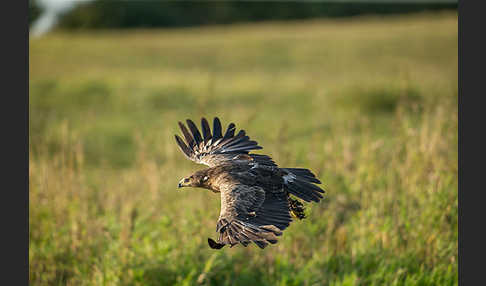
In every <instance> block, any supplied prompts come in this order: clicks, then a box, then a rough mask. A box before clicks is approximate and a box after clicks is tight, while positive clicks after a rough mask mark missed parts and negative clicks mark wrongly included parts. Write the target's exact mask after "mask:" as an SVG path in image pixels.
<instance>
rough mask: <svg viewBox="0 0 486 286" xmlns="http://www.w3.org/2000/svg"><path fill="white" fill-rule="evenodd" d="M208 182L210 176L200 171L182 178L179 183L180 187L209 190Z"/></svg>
mask: <svg viewBox="0 0 486 286" xmlns="http://www.w3.org/2000/svg"><path fill="white" fill-rule="evenodd" d="M208 181H209V176H208V175H207V174H206V173H205V172H203V171H198V172H196V173H194V174H192V175H191V176H189V177H186V178H182V179H181V180H180V181H179V185H178V187H179V188H182V187H194V188H208V187H209V185H208V183H209V182H208Z"/></svg>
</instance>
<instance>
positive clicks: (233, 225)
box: [210, 184, 292, 249]
mask: <svg viewBox="0 0 486 286" xmlns="http://www.w3.org/2000/svg"><path fill="white" fill-rule="evenodd" d="M291 221H292V218H291V216H290V213H289V205H288V200H287V195H286V193H285V192H283V191H282V192H276V193H272V192H265V190H263V188H261V187H257V186H247V185H244V184H228V185H224V186H222V188H221V213H220V216H219V220H218V223H217V226H216V231H217V232H219V237H218V242H214V241H212V242H211V243H210V246H211V247H212V248H215V249H219V248H221V247H222V246H224V245H226V244H228V245H230V246H231V247H232V246H234V245H236V244H238V243H240V244H242V245H244V246H247V245H248V244H249V243H250V242H253V243H255V244H256V245H258V246H259V247H260V248H265V247H266V246H267V245H268V244H269V243H270V244H274V243H277V240H278V239H277V236H280V235H281V234H282V230H283V229H285V228H286V227H288V226H289V224H290V222H291Z"/></svg>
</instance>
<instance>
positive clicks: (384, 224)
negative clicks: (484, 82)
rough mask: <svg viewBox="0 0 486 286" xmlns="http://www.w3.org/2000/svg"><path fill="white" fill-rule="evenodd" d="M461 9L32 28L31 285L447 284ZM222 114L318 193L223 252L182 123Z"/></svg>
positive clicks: (452, 246) (453, 250)
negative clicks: (274, 239) (277, 224)
mask: <svg viewBox="0 0 486 286" xmlns="http://www.w3.org/2000/svg"><path fill="white" fill-rule="evenodd" d="M457 39H458V34H457V14H456V13H450V12H448V13H431V14H427V13H420V14H413V15H407V16H387V17H371V16H369V17H358V18H352V19H336V20H310V21H297V22H271V23H265V24H239V25H231V26H219V27H203V28H184V29H147V30H116V31H115V30H113V31H111V30H110V31H79V32H67V31H62V30H57V31H53V32H52V33H50V34H47V35H45V36H44V37H41V38H31V39H30V44H29V45H30V46H29V62H30V63H29V90H30V96H29V123H30V124H29V187H30V189H29V279H30V284H31V285H457V284H458V270H457V266H458V252H457V246H458V240H457V239H458V230H457V226H458V222H457V213H458V196H457V190H458V176H457V172H458V151H457V147H458V121H457V115H458V112H457V109H458V103H457V102H458V94H457V76H458V73H457V67H458V57H457V52H458V50H457ZM202 116H205V117H207V118H208V119H212V118H213V117H214V116H218V117H219V118H220V119H221V121H222V123H223V125H225V126H227V125H228V124H229V123H230V122H234V123H235V124H236V126H237V130H239V129H244V130H245V131H246V132H247V134H248V135H249V136H250V137H251V138H252V139H253V140H256V141H257V142H258V143H259V144H260V145H261V146H263V150H258V151H257V152H256V153H260V154H267V155H269V156H271V157H272V158H273V159H274V160H275V162H276V163H277V164H279V166H281V167H305V168H309V169H311V170H312V171H313V172H314V173H315V174H316V175H317V176H318V177H319V178H320V179H321V181H322V182H323V184H322V187H323V188H324V189H325V190H326V194H325V199H324V200H323V201H321V202H320V203H318V204H316V203H309V204H307V209H306V212H307V216H308V217H307V218H306V219H305V220H302V221H294V222H293V223H292V224H291V225H290V227H289V228H288V229H286V230H285V232H284V234H283V236H282V237H281V238H280V240H279V242H278V243H277V244H275V245H271V246H269V247H267V248H266V249H264V250H261V249H259V248H258V247H257V246H256V245H250V246H248V247H247V248H244V247H242V246H236V247H233V248H224V249H222V250H219V251H216V250H213V249H210V248H209V247H208V245H207V238H208V237H212V238H215V237H216V232H215V229H216V222H217V219H218V216H219V209H220V199H219V195H218V194H214V193H212V192H210V191H207V190H203V189H192V188H184V189H177V183H178V181H179V180H180V179H181V178H182V177H184V176H187V175H189V174H191V173H192V172H194V171H195V170H198V169H201V168H205V166H203V165H197V164H195V163H193V162H191V161H188V160H186V159H185V157H184V156H183V154H182V152H181V151H180V150H179V149H178V147H177V145H176V142H175V140H174V134H179V133H180V131H179V130H178V126H177V122H178V121H184V120H185V119H187V118H191V119H193V120H195V121H197V122H199V120H200V118H201V117H202Z"/></svg>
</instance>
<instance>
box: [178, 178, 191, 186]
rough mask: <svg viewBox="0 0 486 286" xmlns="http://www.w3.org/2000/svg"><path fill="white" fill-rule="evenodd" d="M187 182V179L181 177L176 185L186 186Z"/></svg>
mask: <svg viewBox="0 0 486 286" xmlns="http://www.w3.org/2000/svg"><path fill="white" fill-rule="evenodd" d="M188 183H189V179H188V178H183V179H182V180H180V181H179V185H177V187H178V188H182V187H187V186H188Z"/></svg>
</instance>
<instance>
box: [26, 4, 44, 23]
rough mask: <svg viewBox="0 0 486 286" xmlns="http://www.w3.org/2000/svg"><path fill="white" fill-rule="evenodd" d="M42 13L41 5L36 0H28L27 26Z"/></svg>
mask: <svg viewBox="0 0 486 286" xmlns="http://www.w3.org/2000/svg"><path fill="white" fill-rule="evenodd" d="M41 13H42V9H41V7H40V6H39V5H38V3H37V0H29V27H30V26H31V25H32V23H33V22H34V21H35V20H37V18H39V15H40V14H41Z"/></svg>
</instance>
